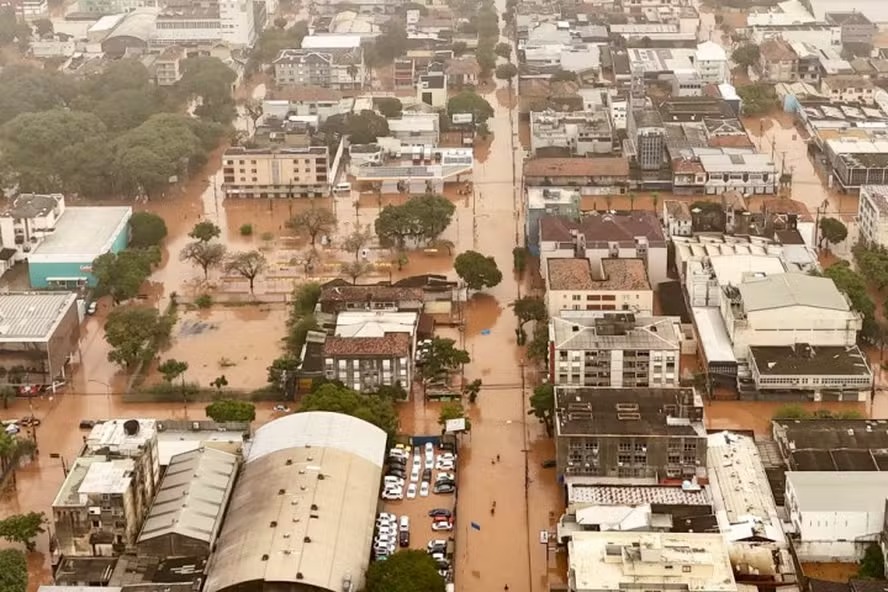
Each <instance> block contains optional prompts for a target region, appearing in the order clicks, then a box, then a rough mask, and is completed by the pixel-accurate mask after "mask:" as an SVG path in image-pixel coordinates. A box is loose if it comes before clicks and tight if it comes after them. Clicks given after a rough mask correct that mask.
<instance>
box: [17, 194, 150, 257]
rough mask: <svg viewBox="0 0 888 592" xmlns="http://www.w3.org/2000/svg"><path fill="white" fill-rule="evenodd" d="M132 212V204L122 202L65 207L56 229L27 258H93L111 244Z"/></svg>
mask: <svg viewBox="0 0 888 592" xmlns="http://www.w3.org/2000/svg"><path fill="white" fill-rule="evenodd" d="M132 213H133V209H132V208H130V207H122V206H88V207H76V208H67V209H66V210H65V213H64V214H62V215H61V217H59V221H58V222H57V223H56V228H55V231H54V232H53V233H52V234H50V235H48V236H47V237H46V238H45V239H44V240H43V242H42V243H40V244H39V245H38V246H37V248H36V249H34V251H33V252H32V253H31V257H30V259H31V260H36V259H42V258H43V257H45V256H47V255H67V256H82V257H84V261H92V260H93V259H94V258H96V257H98V256H99V255H101V254H102V253H104V252H106V251H107V250H108V249H110V248H111V244H112V243H113V242H114V239H115V238H117V235H118V232H119V231H120V230H121V229H123V228H125V226H126V223H127V221H128V220H129V219H130V216H131V215H132Z"/></svg>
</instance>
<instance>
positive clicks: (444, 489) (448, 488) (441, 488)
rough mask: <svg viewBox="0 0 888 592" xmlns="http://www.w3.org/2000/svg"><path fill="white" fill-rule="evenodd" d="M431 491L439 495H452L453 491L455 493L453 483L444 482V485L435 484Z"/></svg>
mask: <svg viewBox="0 0 888 592" xmlns="http://www.w3.org/2000/svg"><path fill="white" fill-rule="evenodd" d="M432 491H434V492H435V493H439V494H441V493H453V492H454V491H456V485H454V484H453V483H448V482H446V481H445V482H444V483H435V487H434V488H433V489H432Z"/></svg>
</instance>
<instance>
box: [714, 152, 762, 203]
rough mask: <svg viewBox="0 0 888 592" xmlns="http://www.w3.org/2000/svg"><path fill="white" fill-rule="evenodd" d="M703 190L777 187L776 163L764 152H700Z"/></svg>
mask: <svg viewBox="0 0 888 592" xmlns="http://www.w3.org/2000/svg"><path fill="white" fill-rule="evenodd" d="M698 158H699V159H700V164H701V165H702V167H703V170H704V171H705V173H706V182H705V184H704V188H705V191H706V193H707V194H709V195H712V194H719V193H725V192H726V191H732V190H734V191H739V192H740V193H742V194H744V195H751V194H772V193H775V192H776V191H777V184H778V181H779V179H778V178H777V177H778V174H777V173H778V169H777V165H776V164H775V163H774V161H773V160H771V157H770V156H768V155H767V154H700V155H699V157H698Z"/></svg>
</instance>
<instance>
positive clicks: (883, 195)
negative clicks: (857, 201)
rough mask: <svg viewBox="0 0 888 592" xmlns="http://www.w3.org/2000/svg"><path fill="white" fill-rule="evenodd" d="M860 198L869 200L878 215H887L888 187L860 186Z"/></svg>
mask: <svg viewBox="0 0 888 592" xmlns="http://www.w3.org/2000/svg"><path fill="white" fill-rule="evenodd" d="M860 197H861V201H862V200H863V198H869V201H870V202H871V203H872V204H873V206H874V207H875V208H876V211H878V212H879V214H881V215H883V216H884V215H888V185H862V186H861V187H860Z"/></svg>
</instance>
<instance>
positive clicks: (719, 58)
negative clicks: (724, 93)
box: [694, 41, 730, 84]
mask: <svg viewBox="0 0 888 592" xmlns="http://www.w3.org/2000/svg"><path fill="white" fill-rule="evenodd" d="M694 65H695V66H696V68H697V74H698V75H699V76H700V79H701V80H702V81H703V82H706V83H710V84H721V83H722V82H725V81H726V80H730V68H729V66H728V55H727V53H725V50H724V49H723V48H722V46H721V45H719V44H717V43H715V42H713V41H705V42H703V43H701V44H699V45H698V46H697V53H696V56H695V59H694Z"/></svg>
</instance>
